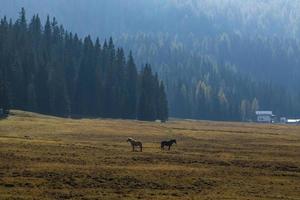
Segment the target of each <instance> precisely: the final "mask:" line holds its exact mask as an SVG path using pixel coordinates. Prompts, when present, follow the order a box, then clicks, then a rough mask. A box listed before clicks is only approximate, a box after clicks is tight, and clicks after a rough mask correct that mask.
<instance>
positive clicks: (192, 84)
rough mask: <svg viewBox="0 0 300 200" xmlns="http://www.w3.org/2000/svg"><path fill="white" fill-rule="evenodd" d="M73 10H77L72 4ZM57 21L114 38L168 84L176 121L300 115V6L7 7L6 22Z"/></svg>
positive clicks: (291, 0)
mask: <svg viewBox="0 0 300 200" xmlns="http://www.w3.org/2000/svg"><path fill="white" fill-rule="evenodd" d="M70 2H71V3H70ZM22 7H24V8H25V10H26V11H27V16H28V22H29V21H30V18H31V16H32V15H34V14H39V16H40V17H41V19H42V21H43V23H44V22H45V20H46V16H47V15H50V17H51V18H52V17H55V18H56V19H57V21H58V23H59V24H63V26H64V27H65V29H66V30H68V31H71V32H73V33H78V34H79V36H80V37H84V36H87V35H91V37H92V39H93V40H94V41H95V40H96V38H97V37H99V38H100V41H101V42H104V40H105V39H109V37H112V38H113V39H114V42H115V45H116V46H118V47H119V46H120V47H123V48H124V49H125V52H126V55H127V54H128V53H129V51H130V50H132V52H133V56H134V58H135V61H136V64H137V67H141V66H142V65H144V64H145V63H150V64H151V66H152V68H153V70H154V71H156V72H158V75H159V77H160V78H161V79H162V80H163V81H164V83H165V87H166V91H167V96H168V102H169V109H170V116H172V117H181V118H196V119H213V120H249V119H251V118H253V114H254V111H255V110H257V109H262V110H273V111H274V113H275V114H277V115H282V116H289V117H297V116H299V114H300V91H299V89H298V87H299V85H300V60H299V55H300V41H299V38H300V12H299V10H300V1H296V0H222V1H219V0H164V1H161V0H144V1H141V0H103V1H99V0H89V1H86V0H72V1H67V0H65V1H61V0H51V1H38V0H22V1H21V0H1V7H0V16H1V17H3V16H4V15H6V16H7V17H8V18H10V17H12V18H13V19H14V20H16V19H17V18H18V16H19V12H20V9H21V8H22Z"/></svg>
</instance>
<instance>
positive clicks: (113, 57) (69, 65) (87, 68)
mask: <svg viewBox="0 0 300 200" xmlns="http://www.w3.org/2000/svg"><path fill="white" fill-rule="evenodd" d="M146 72H147V73H146ZM0 77H1V78H0V107H1V108H5V109H8V108H15V109H23V110H28V111H34V112H40V113H45V114H52V115H58V116H75V117H77V116H78V117H81V116H90V117H109V118H129V119H136V118H138V119H141V120H156V119H162V121H165V120H166V119H167V118H168V115H167V110H168V105H167V104H166V97H165V96H166V95H165V91H164V89H163V84H162V83H160V81H159V79H158V77H157V75H155V74H154V73H152V71H151V68H150V66H149V65H146V66H145V68H144V69H143V70H142V72H141V73H138V71H137V69H136V65H135V61H134V59H133V56H132V54H131V53H130V54H129V56H128V58H126V57H125V53H124V50H123V49H121V48H116V47H115V45H114V42H113V40H112V38H110V40H109V41H108V42H107V41H105V42H104V44H103V45H101V44H100V41H99V39H97V40H96V41H95V42H94V41H93V40H92V38H91V37H90V36H87V37H85V38H84V39H83V40H82V39H80V38H79V37H78V36H77V34H73V33H71V32H68V31H66V30H64V28H63V26H59V25H58V23H57V21H56V19H55V18H53V19H52V20H50V18H49V17H48V18H47V20H46V23H45V25H44V26H42V24H41V20H40V18H39V16H38V15H34V16H33V17H32V19H31V20H30V22H29V23H28V22H27V19H26V15H25V10H24V9H22V11H21V12H20V16H19V18H18V19H17V20H16V22H14V23H13V22H12V20H10V21H8V20H7V18H6V17H4V18H3V19H1V24H0ZM145 94H146V95H147V98H143V97H144V95H145ZM149 99H151V101H148V100H149ZM148 108H151V111H150V113H151V117H148V115H149V112H148V111H145V110H147V109H148ZM159 109H161V110H159Z"/></svg>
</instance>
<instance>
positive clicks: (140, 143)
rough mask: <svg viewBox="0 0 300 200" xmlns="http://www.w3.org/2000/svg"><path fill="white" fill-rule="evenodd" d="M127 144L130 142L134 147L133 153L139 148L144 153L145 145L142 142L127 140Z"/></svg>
mask: <svg viewBox="0 0 300 200" xmlns="http://www.w3.org/2000/svg"><path fill="white" fill-rule="evenodd" d="M127 142H129V143H130V144H131V146H132V151H135V147H139V148H140V151H141V152H142V151H143V144H142V142H140V141H137V140H135V139H132V138H128V139H127Z"/></svg>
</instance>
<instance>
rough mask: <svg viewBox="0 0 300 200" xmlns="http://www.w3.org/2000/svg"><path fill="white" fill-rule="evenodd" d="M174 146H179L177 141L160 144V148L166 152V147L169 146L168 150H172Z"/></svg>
mask: <svg viewBox="0 0 300 200" xmlns="http://www.w3.org/2000/svg"><path fill="white" fill-rule="evenodd" d="M173 144H177V143H176V140H170V141H162V142H161V143H160V148H161V149H162V150H164V149H165V146H167V147H169V148H168V150H170V148H171V146H172V145H173Z"/></svg>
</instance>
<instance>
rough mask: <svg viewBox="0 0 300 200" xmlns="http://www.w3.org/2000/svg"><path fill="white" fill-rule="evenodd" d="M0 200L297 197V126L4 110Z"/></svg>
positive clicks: (0, 137) (299, 154) (299, 169)
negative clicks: (138, 145) (170, 143)
mask: <svg viewBox="0 0 300 200" xmlns="http://www.w3.org/2000/svg"><path fill="white" fill-rule="evenodd" d="M127 137H133V138H136V139H138V140H141V141H143V143H144V146H145V148H144V152H142V153H140V152H134V153H133V152H131V148H130V146H129V144H127V143H126V139H127ZM171 138H176V139H177V143H178V144H177V146H174V148H173V149H172V151H169V152H168V151H163V152H162V151H161V150H160V149H159V142H160V141H161V140H163V139H171ZM0 199H212V200H213V199H217V200H218V199H239V200H246V199H300V127H297V126H284V125H259V124H242V123H217V122H196V121H172V122H169V123H167V124H160V123H147V122H136V121H125V120H88V119H86V120H70V119H61V118H55V117H47V116H42V115H36V114H31V113H26V112H20V111H13V115H12V116H10V117H9V118H8V119H5V120H1V121H0Z"/></svg>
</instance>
